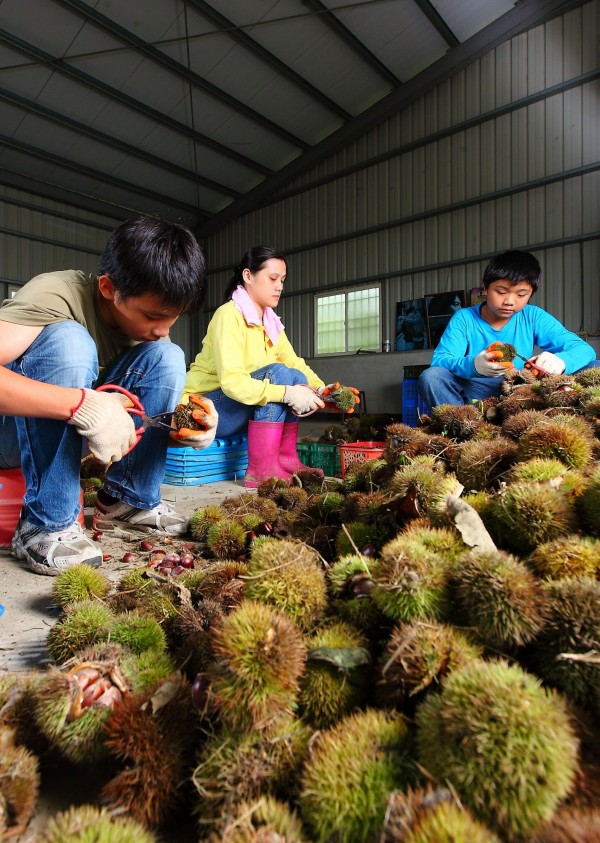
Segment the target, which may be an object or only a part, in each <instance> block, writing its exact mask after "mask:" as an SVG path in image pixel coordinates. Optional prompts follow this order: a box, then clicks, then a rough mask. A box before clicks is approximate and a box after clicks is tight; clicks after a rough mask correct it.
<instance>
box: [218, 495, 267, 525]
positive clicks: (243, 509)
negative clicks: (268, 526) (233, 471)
mask: <svg viewBox="0 0 600 843" xmlns="http://www.w3.org/2000/svg"><path fill="white" fill-rule="evenodd" d="M220 505H221V509H223V511H224V512H225V513H226V514H227V517H228V518H241V517H242V516H244V515H249V514H251V513H252V514H254V513H257V514H258V515H260V516H262V519H263V520H267V521H269V520H271V521H273V520H274V519H275V518H276V517H277V506H276V505H275V504H274V503H273V502H272V501H270V500H269V498H259V497H258V496H257V495H255V494H254V492H242V493H241V494H240V495H234V496H233V497H231V498H225V499H224V500H222V501H221V504H220Z"/></svg>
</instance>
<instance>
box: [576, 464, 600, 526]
mask: <svg viewBox="0 0 600 843" xmlns="http://www.w3.org/2000/svg"><path fill="white" fill-rule="evenodd" d="M577 511H578V513H579V516H580V518H581V520H582V522H583V525H584V526H585V527H586V528H587V530H588V532H590V533H591V534H592V536H600V467H598V468H595V469H594V470H593V471H592V473H591V474H590V478H589V483H588V485H587V486H586V487H585V489H584V490H583V492H582V493H581V495H580V497H579V498H578V500H577Z"/></svg>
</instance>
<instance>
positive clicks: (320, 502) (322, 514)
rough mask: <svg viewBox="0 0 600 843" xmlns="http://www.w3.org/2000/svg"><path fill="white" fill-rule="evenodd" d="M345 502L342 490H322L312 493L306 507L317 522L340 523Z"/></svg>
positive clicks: (307, 511) (309, 514) (309, 515)
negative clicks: (318, 492) (319, 492)
mask: <svg viewBox="0 0 600 843" xmlns="http://www.w3.org/2000/svg"><path fill="white" fill-rule="evenodd" d="M344 503H345V498H344V495H343V494H342V493H341V492H330V491H327V492H322V493H321V494H318V495H312V496H311V498H310V499H309V501H308V505H307V507H306V515H307V517H308V518H311V519H312V520H313V521H314V522H315V523H317V524H339V523H340V520H341V516H342V511H343V507H344Z"/></svg>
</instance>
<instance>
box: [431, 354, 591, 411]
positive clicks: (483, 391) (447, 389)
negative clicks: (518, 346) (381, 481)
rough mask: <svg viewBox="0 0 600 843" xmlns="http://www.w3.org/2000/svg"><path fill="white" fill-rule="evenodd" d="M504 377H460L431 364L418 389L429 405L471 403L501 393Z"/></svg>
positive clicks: (589, 365)
mask: <svg viewBox="0 0 600 843" xmlns="http://www.w3.org/2000/svg"><path fill="white" fill-rule="evenodd" d="M599 366H600V360H595V361H592V362H591V363H589V364H588V365H587V366H583V367H582V368H581V369H579V371H580V372H581V371H583V370H584V369H594V368H597V367H599ZM502 381H503V378H502V377H500V378H459V377H458V375H455V374H454V372H451V371H450V369H445V368H444V367H443V366H430V368H429V369H425V371H424V372H422V373H421V375H420V376H419V380H418V382H417V389H418V390H419V395H420V396H421V398H422V399H423V400H424V401H426V402H427V406H428V407H437V406H439V405H440V404H470V403H471V402H472V401H483V400H484V399H485V398H489V397H490V396H492V395H496V396H497V395H500V387H501V385H502Z"/></svg>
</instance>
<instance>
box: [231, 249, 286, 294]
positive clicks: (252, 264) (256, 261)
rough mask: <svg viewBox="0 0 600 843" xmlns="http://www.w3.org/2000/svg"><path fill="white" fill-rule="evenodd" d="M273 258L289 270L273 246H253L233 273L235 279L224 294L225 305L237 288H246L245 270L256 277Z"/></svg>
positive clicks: (284, 260)
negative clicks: (243, 273)
mask: <svg viewBox="0 0 600 843" xmlns="http://www.w3.org/2000/svg"><path fill="white" fill-rule="evenodd" d="M271 258H276V259H277V260H280V261H283V262H284V264H285V266H286V269H287V261H286V259H285V258H284V256H283V255H282V254H281V252H278V251H277V249H274V248H273V247H272V246H253V247H252V248H251V249H248V251H247V252H246V254H245V255H244V257H243V258H242V259H241V261H240V262H239V264H238V265H237V266H236V268H235V269H234V271H233V277H232V278H231V281H230V282H229V284H228V285H227V287H226V288H225V292H224V293H223V302H222V303H223V304H226V302H228V301H229V300H230V299H231V297H232V295H233V293H234V292H235V289H236V287H239V285H240V284H241V285H242V286H244V278H243V276H242V272H243V271H244V270H245V269H249V270H250V272H251V273H252V274H253V275H254V273H256V272H259V271H260V270H261V269H262V268H263V266H264V265H265V264H266V262H267V261H270V260H271Z"/></svg>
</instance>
